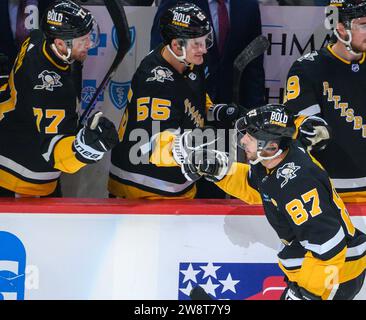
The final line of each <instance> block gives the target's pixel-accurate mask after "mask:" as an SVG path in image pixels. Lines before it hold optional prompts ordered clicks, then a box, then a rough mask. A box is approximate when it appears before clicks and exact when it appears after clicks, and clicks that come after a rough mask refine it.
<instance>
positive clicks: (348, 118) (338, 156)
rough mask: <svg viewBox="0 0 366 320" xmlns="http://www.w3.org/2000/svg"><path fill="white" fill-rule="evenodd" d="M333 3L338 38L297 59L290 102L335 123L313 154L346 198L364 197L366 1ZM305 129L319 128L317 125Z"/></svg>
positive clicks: (289, 89) (290, 105)
mask: <svg viewBox="0 0 366 320" xmlns="http://www.w3.org/2000/svg"><path fill="white" fill-rule="evenodd" d="M331 4H333V5H335V6H337V8H338V12H339V23H338V24H337V25H336V27H335V29H334V34H335V37H336V39H337V41H336V42H335V43H334V44H329V45H328V46H327V47H326V48H323V49H321V50H319V51H314V52H311V53H309V54H306V55H305V56H303V57H301V58H299V59H298V60H297V61H295V63H294V64H293V65H292V67H291V69H290V71H289V73H288V77H287V94H286V99H285V104H286V106H287V107H288V108H290V109H291V110H292V111H293V112H295V113H298V114H300V115H303V116H308V117H309V118H310V119H318V120H319V118H317V117H319V116H320V117H321V118H323V119H324V120H325V121H326V122H327V123H328V124H329V126H330V127H331V128H332V133H333V134H332V140H331V141H330V142H329V144H328V146H327V148H326V149H324V150H321V151H318V150H314V152H313V153H312V154H313V155H314V156H315V157H316V159H317V160H319V162H320V163H321V164H322V165H323V166H324V168H325V169H326V170H327V172H328V173H329V175H330V177H331V178H332V180H333V184H334V186H335V188H336V190H337V192H338V193H339V195H340V196H341V198H342V199H343V201H345V202H364V201H366V166H365V165H364V163H365V158H366V148H365V143H366V123H365V121H366V120H365V119H366V109H365V93H364V88H365V85H366V63H365V58H366V55H365V52H366V1H365V0H336V1H333V0H332V1H331ZM319 123H320V122H319ZM304 128H306V121H305V123H304ZM305 131H307V132H308V133H310V134H311V133H314V130H312V129H311V128H308V130H305ZM323 141H324V140H323ZM319 147H321V143H320V145H319ZM318 149H321V148H318Z"/></svg>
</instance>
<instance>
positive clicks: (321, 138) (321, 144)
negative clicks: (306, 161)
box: [297, 116, 332, 151]
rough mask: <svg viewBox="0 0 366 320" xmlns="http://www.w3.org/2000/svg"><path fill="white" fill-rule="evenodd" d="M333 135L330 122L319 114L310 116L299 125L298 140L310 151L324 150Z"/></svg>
mask: <svg viewBox="0 0 366 320" xmlns="http://www.w3.org/2000/svg"><path fill="white" fill-rule="evenodd" d="M331 137H332V131H331V128H330V126H329V125H328V123H327V122H326V121H325V120H324V119H322V118H320V117H317V116H310V117H308V118H306V119H305V120H304V122H303V123H302V124H301V125H300V127H299V135H298V138H297V139H298V140H299V141H300V142H301V143H302V144H303V145H304V146H305V147H306V148H307V150H308V151H320V150H324V149H325V148H326V146H327V145H328V143H329V141H330V139H331Z"/></svg>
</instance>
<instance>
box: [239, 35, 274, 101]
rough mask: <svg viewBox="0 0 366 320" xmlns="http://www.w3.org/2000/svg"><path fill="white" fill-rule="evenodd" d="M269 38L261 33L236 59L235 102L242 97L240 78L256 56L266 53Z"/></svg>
mask: <svg viewBox="0 0 366 320" xmlns="http://www.w3.org/2000/svg"><path fill="white" fill-rule="evenodd" d="M269 44H270V43H269V41H268V39H267V38H266V37H265V36H263V35H259V36H258V37H256V38H255V39H254V40H253V41H252V42H251V43H249V44H248V45H247V46H246V47H245V48H244V50H243V51H242V52H241V53H240V54H239V55H238V56H237V57H236V59H235V60H234V74H233V102H234V103H236V104H238V105H239V104H240V103H239V98H240V80H241V75H242V73H243V70H244V69H245V68H246V67H247V65H248V64H249V63H250V62H252V61H253V60H254V59H255V58H257V57H259V56H260V55H262V54H264V53H265V52H266V50H267V49H268V47H269Z"/></svg>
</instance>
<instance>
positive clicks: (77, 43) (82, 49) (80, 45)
mask: <svg viewBox="0 0 366 320" xmlns="http://www.w3.org/2000/svg"><path fill="white" fill-rule="evenodd" d="M92 47H93V41H92V39H91V33H90V32H89V33H88V34H86V35H85V36H82V37H79V38H75V39H73V40H72V54H71V57H72V59H74V60H77V61H80V62H83V61H84V60H85V59H86V57H87V56H88V50H89V49H91V48H92Z"/></svg>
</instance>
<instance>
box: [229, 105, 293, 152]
mask: <svg viewBox="0 0 366 320" xmlns="http://www.w3.org/2000/svg"><path fill="white" fill-rule="evenodd" d="M235 129H236V132H237V139H238V140H237V142H238V144H239V146H241V145H240V140H241V139H242V137H243V136H244V135H245V134H246V133H249V134H250V135H251V136H253V137H254V138H256V139H257V140H258V147H262V148H263V147H264V146H265V145H266V144H267V142H268V141H279V142H280V144H281V146H280V147H285V146H286V145H284V142H286V144H288V142H289V141H291V140H292V139H293V136H294V133H295V131H296V127H295V123H294V115H293V114H292V113H291V112H289V111H288V110H287V109H286V107H285V106H284V105H282V104H266V105H264V106H262V107H259V108H255V109H252V110H250V111H248V112H247V113H246V114H245V115H244V117H242V118H240V119H238V120H237V121H236V123H235Z"/></svg>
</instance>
